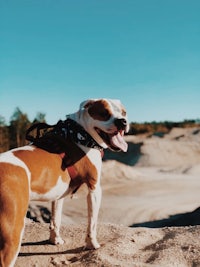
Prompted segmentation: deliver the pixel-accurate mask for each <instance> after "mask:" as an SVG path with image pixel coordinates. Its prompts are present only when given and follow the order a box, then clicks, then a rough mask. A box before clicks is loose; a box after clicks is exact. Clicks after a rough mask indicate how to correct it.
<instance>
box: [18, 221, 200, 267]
mask: <svg viewBox="0 0 200 267" xmlns="http://www.w3.org/2000/svg"><path fill="white" fill-rule="evenodd" d="M85 228H86V226H85V225H83V224H80V225H78V226H77V225H68V226H65V227H62V236H63V237H64V239H65V244H64V245H61V246H53V245H50V244H48V241H47V239H48V226H47V224H46V225H45V224H41V223H29V224H27V226H26V231H25V235H24V239H23V246H22V248H21V252H20V255H19V257H18V260H17V263H16V267H22V266H30V267H31V266H35V267H40V266H41V267H42V266H48V267H51V266H85V267H94V266H99V267H100V266H107V267H113V266H123V267H128V266H130V267H133V266H134V267H145V266H158V267H160V266H162V267H175V266H176V267H177V266H180V267H188V266H200V242H199V240H198V238H197V237H198V236H199V234H200V226H196V227H185V228H183V227H179V228H174V227H171V228H161V229H148V228H128V227H124V226H120V225H114V224H100V225H99V231H98V237H99V241H100V243H101V245H102V246H101V248H100V249H98V250H96V251H94V250H93V251H88V250H85V249H84V234H85Z"/></svg>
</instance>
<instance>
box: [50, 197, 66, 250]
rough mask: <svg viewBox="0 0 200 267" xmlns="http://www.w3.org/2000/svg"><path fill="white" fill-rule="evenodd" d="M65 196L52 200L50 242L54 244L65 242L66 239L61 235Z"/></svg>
mask: <svg viewBox="0 0 200 267" xmlns="http://www.w3.org/2000/svg"><path fill="white" fill-rule="evenodd" d="M63 201H64V198H61V199H59V200H55V201H53V202H52V217H51V223H50V238H49V240H50V242H51V243H52V244H55V245H57V244H63V243H64V240H63V239H62V238H61V237H60V233H59V231H60V225H61V216H62V206H63Z"/></svg>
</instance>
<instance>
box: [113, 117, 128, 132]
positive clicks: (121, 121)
mask: <svg viewBox="0 0 200 267" xmlns="http://www.w3.org/2000/svg"><path fill="white" fill-rule="evenodd" d="M114 124H115V126H117V129H118V130H124V129H125V128H126V126H127V121H126V120H125V119H115V121H114Z"/></svg>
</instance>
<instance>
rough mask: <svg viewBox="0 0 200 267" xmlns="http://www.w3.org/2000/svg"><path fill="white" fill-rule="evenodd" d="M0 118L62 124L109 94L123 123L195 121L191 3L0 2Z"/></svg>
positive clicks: (199, 55) (198, 12)
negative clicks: (21, 116)
mask: <svg viewBox="0 0 200 267" xmlns="http://www.w3.org/2000/svg"><path fill="white" fill-rule="evenodd" d="M0 39H1V40H0V115H1V116H3V117H4V118H5V119H6V122H7V123H8V122H9V120H10V117H11V115H12V114H13V113H14V110H15V108H16V107H19V108H20V109H21V111H22V112H24V113H27V114H28V117H29V119H30V120H33V119H34V118H35V116H36V113H37V112H42V113H45V114H46V120H47V122H48V123H55V122H56V121H57V120H58V119H65V115H66V114H68V113H72V112H74V111H76V110H77V109H78V107H79V103H80V102H82V101H83V100H86V99H88V98H117V99H120V100H121V101H122V103H123V104H124V105H125V107H126V108H127V111H128V115H129V119H130V121H137V122H143V121H153V120H156V121H163V120H172V121H179V120H184V119H197V118H200V1H199V0H187V1H186V0H167V1H164V0H17V1H16V0H0Z"/></svg>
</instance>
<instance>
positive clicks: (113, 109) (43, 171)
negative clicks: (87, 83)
mask: <svg viewBox="0 0 200 267" xmlns="http://www.w3.org/2000/svg"><path fill="white" fill-rule="evenodd" d="M67 118H68V119H69V122H72V124H73V122H74V123H75V124H77V125H78V128H77V129H79V126H80V129H82V130H81V131H80V132H79V130H77V133H74V131H76V128H75V130H74V128H73V127H72V129H70V126H69V127H68V128H69V129H67V131H69V132H71V133H72V135H70V137H68V143H67V146H66V148H67V154H68V157H69V158H70V160H71V162H72V164H71V165H73V172H75V175H73V172H72V174H71V173H70V171H69V169H68V168H64V169H63V168H62V167H61V166H62V161H63V156H61V155H59V154H56V153H50V152H48V151H46V150H44V149H41V148H39V147H37V146H35V145H33V144H30V145H27V146H23V147H20V148H16V149H12V150H10V151H7V152H4V153H2V154H0V266H2V267H8V266H14V264H15V261H16V258H17V255H18V253H19V250H20V245H21V240H22V235H23V231H24V226H25V217H26V212H27V208H28V204H29V201H30V200H39V201H51V202H52V219H51V223H50V242H51V243H53V244H63V243H64V241H63V240H62V238H61V237H60V234H59V228H60V224H61V213H62V204H63V199H64V196H66V195H67V194H70V193H74V192H75V191H76V190H77V189H78V188H79V186H80V185H81V184H83V183H86V184H87V186H88V196H87V203H88V228H87V236H86V247H87V248H92V249H97V248H99V247H100V245H99V243H98V242H97V239H96V226H97V217H98V212H99V207H100V202H101V186H100V175H101V165H102V156H101V150H102V149H105V148H110V149H111V150H114V151H120V150H121V151H124V152H125V151H126V150H127V143H126V142H125V141H124V139H123V135H124V133H125V132H128V130H129V125H128V121H127V115H126V111H125V108H124V107H123V106H122V104H121V102H120V101H119V100H111V99H95V100H93V99H92V100H87V101H84V102H83V103H81V105H80V109H79V110H78V111H77V112H76V113H74V114H71V115H68V116H67ZM64 130H65V131H66V129H64ZM83 131H84V132H83ZM67 135H68V133H67ZM73 136H76V137H75V138H73ZM85 139H86V140H85ZM88 139H89V140H88ZM69 140H70V141H69ZM79 141H80V142H79Z"/></svg>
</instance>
